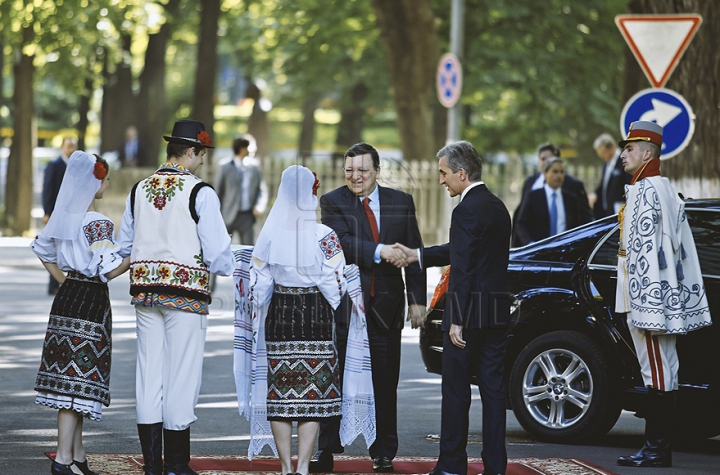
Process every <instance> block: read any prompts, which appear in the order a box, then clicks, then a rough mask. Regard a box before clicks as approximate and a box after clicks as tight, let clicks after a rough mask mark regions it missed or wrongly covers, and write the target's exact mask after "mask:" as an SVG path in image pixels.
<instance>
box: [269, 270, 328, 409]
mask: <svg viewBox="0 0 720 475" xmlns="http://www.w3.org/2000/svg"><path fill="white" fill-rule="evenodd" d="M333 321H334V318H333V310H332V307H331V306H330V304H329V303H328V302H327V300H325V297H324V296H323V295H322V293H320V291H319V290H318V288H317V287H307V288H299V287H283V286H281V285H278V284H276V285H275V291H274V293H273V297H272V301H271V302H270V307H269V309H268V314H267V319H266V321H265V342H266V346H267V358H268V396H267V419H268V420H270V421H272V420H276V421H278V420H284V421H288V420H291V421H292V420H296V421H297V420H300V421H307V420H320V419H325V418H328V417H336V416H339V415H340V414H341V408H342V401H341V394H340V370H339V366H338V357H337V351H336V348H335V341H334V332H333Z"/></svg>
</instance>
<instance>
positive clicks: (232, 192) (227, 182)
mask: <svg viewBox="0 0 720 475" xmlns="http://www.w3.org/2000/svg"><path fill="white" fill-rule="evenodd" d="M244 173H250V204H251V207H250V209H249V210H247V209H240V205H241V203H240V200H241V198H242V192H243V189H242V187H243V174H244ZM214 185H215V191H216V192H217V194H218V198H220V207H221V211H222V216H223V221H225V225H226V226H230V225H231V224H232V222H233V221H234V220H235V217H236V216H237V215H238V213H240V212H241V211H251V210H252V208H258V209H259V210H260V212H263V211H265V207H266V206H267V202H268V191H267V185H266V184H265V181H264V180H263V176H262V172H261V171H260V167H258V166H256V165H245V166H244V167H243V170H240V169H238V167H237V166H236V165H235V160H233V159H231V160H230V161H228V162H225V163H223V164H221V165H220V166H219V167H218V169H217V170H216V171H215V184H214Z"/></svg>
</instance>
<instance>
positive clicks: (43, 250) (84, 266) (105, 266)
mask: <svg viewBox="0 0 720 475" xmlns="http://www.w3.org/2000/svg"><path fill="white" fill-rule="evenodd" d="M114 231H115V225H114V224H113V222H112V221H111V220H110V218H108V217H107V216H105V215H103V214H101V213H98V212H96V211H89V212H87V213H86V214H85V217H84V218H83V221H82V227H81V228H80V229H78V232H77V235H76V237H75V239H73V240H68V239H53V238H49V239H48V238H46V237H43V236H42V235H40V236H37V237H36V238H35V240H33V242H32V243H31V244H30V247H31V248H32V250H33V252H34V253H35V254H36V255H37V256H38V257H39V258H40V260H42V261H43V262H54V263H57V266H58V267H59V268H60V270H61V271H63V272H68V271H71V270H74V271H76V272H79V273H81V274H83V275H86V276H88V277H100V279H101V280H102V281H103V282H107V279H106V278H105V274H107V273H108V272H110V271H112V270H114V269H116V268H117V267H118V266H120V264H121V263H122V257H120V255H119V254H118V251H119V250H120V247H119V246H118V245H117V244H116V243H115V239H114V234H115V232H114Z"/></svg>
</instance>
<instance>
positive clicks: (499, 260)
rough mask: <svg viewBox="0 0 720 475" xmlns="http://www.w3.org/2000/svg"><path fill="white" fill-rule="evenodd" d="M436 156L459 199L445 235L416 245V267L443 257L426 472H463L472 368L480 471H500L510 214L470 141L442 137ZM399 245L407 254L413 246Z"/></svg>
mask: <svg viewBox="0 0 720 475" xmlns="http://www.w3.org/2000/svg"><path fill="white" fill-rule="evenodd" d="M437 156H438V158H439V162H438V166H439V172H440V184H441V185H444V186H445V187H446V188H447V190H448V192H449V193H450V196H458V195H460V197H461V201H460V204H458V205H457V206H456V207H455V209H454V210H453V212H452V218H451V221H450V242H449V243H448V244H443V245H440V246H434V247H429V248H425V249H424V250H423V253H422V264H423V267H434V266H444V265H448V264H450V282H449V285H448V290H447V293H446V297H445V311H444V313H443V321H442V329H443V331H444V332H445V334H444V339H443V354H442V358H443V361H442V421H441V429H440V457H439V458H438V461H437V464H436V465H435V468H434V469H433V471H432V472H430V475H443V474H463V475H464V474H466V473H467V450H466V449H467V439H468V427H469V411H470V378H471V376H473V375H474V376H476V377H477V381H478V384H479V388H480V397H481V398H482V411H483V416H482V418H483V425H482V439H483V450H482V458H483V466H484V471H483V474H485V475H490V474H497V475H500V474H504V473H505V469H506V467H507V452H506V450H505V419H506V416H505V411H506V400H507V389H506V387H505V383H504V378H503V373H504V368H503V364H504V359H505V348H506V346H507V343H506V342H507V324H508V323H509V321H510V296H509V294H508V288H507V267H508V260H509V254H510V249H509V243H510V214H509V213H508V210H507V208H506V207H505V204H504V203H503V202H502V201H501V200H500V199H499V198H498V197H497V196H495V195H493V194H492V193H491V192H490V190H488V188H487V186H485V184H484V183H483V182H482V160H481V158H480V155H479V154H478V152H477V151H476V150H475V148H474V147H473V146H472V145H471V144H470V143H469V142H465V141H461V142H455V143H452V144H450V145H447V146H445V147H444V148H442V149H441V150H440V151H439V152H438V153H437ZM397 247H398V248H400V246H397ZM404 251H405V252H406V257H407V258H408V261H409V262H412V261H413V260H414V256H415V253H414V252H413V251H414V250H411V249H404Z"/></svg>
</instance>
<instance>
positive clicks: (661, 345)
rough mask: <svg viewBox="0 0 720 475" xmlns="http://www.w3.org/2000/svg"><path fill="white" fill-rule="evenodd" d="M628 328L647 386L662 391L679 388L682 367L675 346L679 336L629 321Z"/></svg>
mask: <svg viewBox="0 0 720 475" xmlns="http://www.w3.org/2000/svg"><path fill="white" fill-rule="evenodd" d="M628 328H629V329H630V335H631V336H632V340H633V343H634V344H635V352H636V353H637V357H638V362H639V363H640V372H641V373H642V378H643V382H644V383H645V386H647V387H652V388H655V389H657V390H660V391H675V390H677V388H678V369H679V368H680V361H679V360H678V356H677V349H676V347H675V341H676V339H677V336H676V335H667V334H663V333H658V332H653V331H650V330H645V329H642V328H637V327H635V326H633V325H632V323H630V322H629V321H628Z"/></svg>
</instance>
